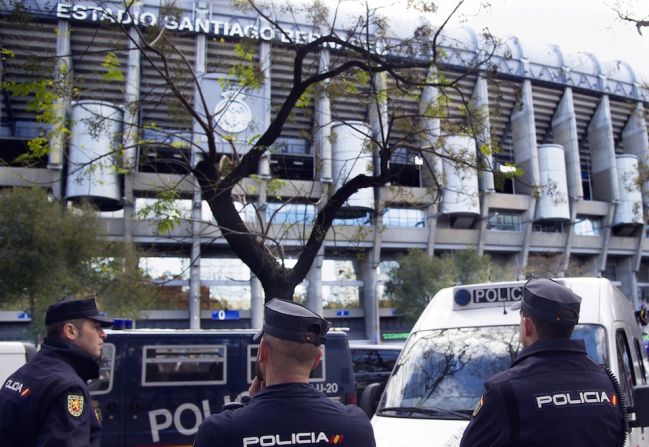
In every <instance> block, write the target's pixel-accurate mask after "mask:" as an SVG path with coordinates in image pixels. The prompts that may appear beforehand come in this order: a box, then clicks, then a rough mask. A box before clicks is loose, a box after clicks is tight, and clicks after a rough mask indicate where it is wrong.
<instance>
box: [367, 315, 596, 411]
mask: <svg viewBox="0 0 649 447" xmlns="http://www.w3.org/2000/svg"><path fill="white" fill-rule="evenodd" d="M578 328H579V331H576V332H577V333H576V334H575V335H576V336H578V338H582V339H584V340H585V342H586V349H587V351H588V355H589V356H590V357H591V358H593V360H594V361H596V362H598V363H601V359H602V358H606V357H607V350H606V331H605V329H604V328H603V327H602V326H598V325H578ZM518 332H519V328H518V326H513V325H508V326H483V327H465V328H451V329H435V330H426V331H419V332H416V333H414V334H413V335H411V337H410V339H409V340H408V343H407V344H406V346H405V347H404V348H403V350H402V351H401V356H400V357H399V360H398V362H397V364H396V365H395V367H394V371H393V372H392V376H391V377H390V380H389V381H388V384H387V386H386V388H385V391H384V394H383V398H382V399H381V403H380V405H379V408H378V410H377V411H378V413H379V414H380V413H381V411H382V408H389V407H392V408H395V407H408V408H411V409H412V408H422V409H424V410H431V411H436V412H439V414H440V415H443V417H446V418H449V419H461V416H458V414H457V413H458V412H460V413H463V414H466V415H469V414H471V413H472V412H473V408H474V407H475V405H476V403H477V401H478V400H479V399H480V396H481V395H482V392H483V386H484V382H485V381H486V380H487V379H489V378H490V377H491V376H493V375H494V374H496V373H498V372H500V371H504V370H505V369H507V368H509V367H510V366H511V363H512V362H513V361H514V360H515V359H516V357H517V356H518V354H519V352H520V350H521V349H522V348H521V344H520V341H519V335H518ZM412 414H413V415H414V414H417V415H418V416H419V417H421V414H419V413H416V412H413V413H412ZM418 416H412V417H418Z"/></svg>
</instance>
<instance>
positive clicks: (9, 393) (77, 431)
mask: <svg viewBox="0 0 649 447" xmlns="http://www.w3.org/2000/svg"><path fill="white" fill-rule="evenodd" d="M77 319H87V320H94V321H96V322H98V323H99V324H100V325H101V326H102V327H109V326H111V325H112V321H113V320H112V319H110V318H106V317H105V316H103V315H102V314H101V313H100V312H99V310H98V309H97V304H96V303H95V299H94V298H87V299H83V300H74V299H72V300H70V299H68V300H63V301H59V302H57V303H54V304H52V305H51V306H50V307H48V309H47V312H46V314H45V325H46V326H48V329H50V328H56V327H57V326H56V325H58V324H61V325H63V327H65V325H66V323H68V322H71V320H77ZM55 330H56V329H54V331H55ZM79 346H82V345H79ZM79 346H77V345H76V344H74V343H73V342H71V341H67V340H64V339H62V338H59V337H47V338H46V339H45V342H44V343H43V345H42V346H41V349H40V351H39V352H38V353H37V354H36V355H35V356H34V358H33V359H32V360H30V361H29V363H27V364H25V365H23V366H22V367H20V368H19V369H18V371H16V372H15V373H13V374H11V375H10V376H9V378H8V379H7V380H6V381H5V383H4V384H2V388H0V446H1V447H5V446H6V447H9V446H11V447H99V445H100V430H101V423H100V419H101V418H100V413H99V409H98V408H95V406H94V404H93V402H92V400H91V399H90V394H89V392H88V385H87V381H88V380H89V379H96V378H97V377H99V364H98V363H97V360H95V359H94V358H92V356H91V352H90V353H89V352H86V350H84V349H82V348H81V347H79Z"/></svg>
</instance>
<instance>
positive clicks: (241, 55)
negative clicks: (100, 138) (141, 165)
mask: <svg viewBox="0 0 649 447" xmlns="http://www.w3.org/2000/svg"><path fill="white" fill-rule="evenodd" d="M462 3H463V1H458V2H457V6H456V8H455V9H454V10H453V12H452V14H455V13H456V12H457V11H458V9H459V8H460V7H461V5H462ZM122 6H123V9H122V10H120V11H119V12H116V11H115V10H114V9H113V10H110V9H108V8H104V9H103V10H102V11H99V10H97V9H94V10H90V9H88V10H83V11H82V10H81V9H79V10H75V11H76V12H75V11H73V10H72V9H64V12H63V13H64V14H69V15H70V17H72V14H82V13H83V14H86V15H88V17H90V15H92V14H95V15H101V14H103V16H101V17H100V19H102V20H103V21H101V24H102V27H101V29H99V30H96V31H95V32H94V33H93V31H92V29H84V32H85V33H87V34H88V35H87V39H88V40H89V41H90V40H92V39H95V38H103V39H105V42H104V44H105V45H107V46H106V48H105V49H102V51H101V52H100V53H101V54H99V55H96V54H93V53H92V51H90V50H88V52H87V53H86V54H85V57H101V61H102V63H101V65H102V66H103V68H104V71H103V80H102V86H103V87H99V86H98V85H97V81H96V79H94V78H93V77H92V74H88V73H72V71H71V70H70V69H69V66H68V64H66V58H70V57H73V56H74V57H76V58H79V57H82V56H80V55H79V53H78V52H77V53H76V54H68V55H61V54H58V55H56V57H54V58H53V59H51V60H49V61H46V62H45V64H49V65H50V66H51V65H56V66H57V67H58V70H57V72H56V75H55V76H54V79H52V80H48V82H45V83H42V82H41V83H38V82H36V81H39V82H40V81H42V80H43V79H44V77H43V76H42V75H41V74H40V73H39V72H38V71H32V73H35V74H33V75H32V79H36V81H30V82H29V83H25V82H20V81H16V82H5V83H4V87H5V89H6V90H7V91H8V92H10V93H11V94H12V95H14V96H16V97H20V96H23V97H24V96H29V95H31V98H32V99H31V100H32V101H36V103H32V107H33V110H35V111H37V112H39V113H40V114H41V115H40V116H41V118H42V119H43V120H44V121H46V122H49V124H50V125H52V131H51V132H53V133H54V132H58V135H59V136H58V137H57V136H56V135H50V137H49V138H48V139H44V140H41V141H36V142H34V143H33V145H32V146H33V147H32V148H31V149H32V153H33V154H37V155H40V156H42V155H43V154H44V153H47V151H51V150H53V149H52V142H56V141H57V138H61V139H64V138H66V136H67V135H68V134H69V129H68V127H67V124H66V123H65V121H64V120H61V115H60V114H57V113H56V111H57V110H58V109H57V108H60V107H61V104H64V103H65V102H66V101H70V100H76V99H79V98H84V97H87V98H94V99H99V100H101V99H102V98H103V97H104V94H105V91H106V90H109V89H110V88H117V87H115V86H122V85H124V81H125V79H124V73H125V69H124V66H125V65H127V64H128V58H129V55H130V54H133V53H134V52H138V53H139V54H140V55H141V61H142V62H141V63H142V71H143V72H144V71H146V73H148V74H149V75H148V80H149V81H147V82H149V84H146V85H145V83H144V82H143V85H142V88H141V94H140V96H139V97H134V98H133V99H132V101H131V102H127V104H126V106H125V113H124V117H123V118H122V117H121V115H120V118H111V117H106V116H103V115H102V114H96V115H97V116H96V119H95V120H93V121H94V124H93V126H92V127H95V128H97V129H100V128H101V127H102V126H109V125H110V124H111V121H114V120H120V125H121V126H122V127H123V128H124V138H123V141H122V143H121V144H120V145H119V149H118V154H117V155H119V157H118V158H117V159H118V163H117V167H118V169H119V172H120V173H126V174H128V173H129V172H130V171H132V169H133V165H132V164H133V163H132V160H133V157H132V155H131V156H130V158H129V154H132V153H133V152H134V151H135V149H136V148H137V147H140V150H142V147H144V146H145V145H146V144H147V140H146V137H145V135H146V134H147V132H148V133H151V132H158V133H165V132H167V131H166V130H165V129H164V128H162V127H161V126H159V124H158V123H157V122H156V119H155V117H156V116H157V115H156V114H160V113H162V114H164V119H166V120H167V121H170V120H171V121H175V122H178V123H181V124H182V125H181V126H179V127H182V128H184V129H186V130H188V131H187V132H173V133H172V132H171V131H169V132H167V136H168V139H167V141H168V142H167V143H166V150H169V151H176V153H177V154H178V157H177V162H176V163H177V166H176V167H172V168H173V169H176V168H178V172H185V173H187V174H188V175H189V178H193V179H195V180H196V181H197V182H198V185H199V189H200V197H201V198H202V200H204V201H206V202H207V203H208V205H209V208H210V210H211V212H212V215H213V217H214V219H215V221H216V224H217V226H218V229H219V236H222V237H224V238H225V240H226V241H227V243H228V245H229V246H230V248H231V249H232V251H233V252H234V253H235V254H236V256H238V257H239V258H240V259H241V260H242V261H243V262H244V263H245V264H246V265H247V266H249V267H250V270H251V271H252V273H253V274H254V275H255V276H256V277H257V278H259V280H260V282H261V284H262V287H263V289H264V292H265V297H266V299H270V298H273V297H279V298H287V299H291V298H292V296H293V290H294V288H295V287H296V286H297V285H298V284H299V283H300V282H301V281H302V280H303V279H304V278H305V276H306V275H307V273H308V271H309V269H310V267H311V265H312V263H313V262H314V259H315V257H316V255H317V254H318V252H319V250H320V248H321V246H322V244H323V242H324V240H325V238H326V237H327V234H328V232H329V231H330V230H331V229H332V223H333V222H334V219H335V218H337V217H339V216H340V215H341V213H343V212H344V211H345V210H346V204H347V203H348V201H349V199H350V198H351V197H352V196H353V195H354V194H356V193H357V192H358V191H361V190H363V189H366V188H379V187H382V186H385V185H388V184H389V183H390V182H393V181H395V179H396V178H398V175H399V173H398V172H395V171H394V170H393V169H391V160H393V159H394V157H395V156H398V155H400V154H407V156H408V157H416V159H417V162H418V164H421V165H422V166H421V169H422V175H424V176H425V177H426V178H427V179H428V180H427V182H428V184H429V185H430V186H431V193H432V196H431V197H433V199H432V200H437V199H438V198H439V194H440V193H441V191H442V189H443V188H445V187H447V185H446V183H445V180H444V177H443V175H442V169H441V166H442V163H448V164H451V165H454V166H456V167H457V169H458V170H460V171H465V170H477V169H490V164H489V155H490V154H491V153H492V151H494V150H496V149H495V148H493V147H491V145H490V142H489V141H482V140H481V139H480V135H481V134H482V132H483V130H484V126H485V122H484V121H485V116H484V111H483V110H482V108H481V107H480V106H475V105H474V104H473V103H472V100H471V98H470V97H469V96H467V94H466V90H465V89H462V88H461V85H462V82H463V81H464V80H465V79H466V78H467V77H469V76H476V75H477V74H478V73H485V74H488V73H489V71H490V69H491V67H490V65H489V63H490V60H491V58H492V56H493V54H494V51H495V49H496V43H495V42H494V41H493V40H491V38H490V36H484V38H485V41H486V42H487V44H485V45H483V47H482V48H483V50H482V52H481V53H479V54H478V56H477V57H474V58H473V59H472V60H471V61H470V64H469V65H470V66H469V67H464V68H463V69H462V70H458V71H457V73H456V75H455V76H454V77H452V78H450V77H447V76H445V75H443V74H442V71H441V70H440V68H439V67H440V66H441V64H442V56H443V55H444V51H443V50H442V43H443V42H442V41H443V39H444V34H443V29H444V27H445V26H446V24H447V23H448V20H449V19H450V17H445V18H441V19H440V20H439V23H438V26H436V27H433V26H431V25H430V24H427V23H426V22H423V21H422V22H418V21H417V20H415V19H412V20H410V21H409V25H408V27H404V26H403V25H401V24H398V23H396V22H395V21H394V20H388V18H386V17H385V16H382V15H381V11H380V10H379V9H377V8H373V7H371V6H370V5H369V4H366V5H365V6H364V9H363V10H362V11H360V12H359V13H358V14H357V15H355V16H354V17H353V20H350V19H349V18H348V17H347V18H346V19H345V20H343V16H344V15H345V14H343V12H344V11H343V10H342V9H339V6H340V5H337V6H334V7H332V8H329V7H327V6H325V5H324V4H323V3H322V2H320V1H315V2H313V3H309V4H305V5H297V6H296V5H287V6H283V7H277V6H275V5H274V2H268V3H267V4H263V3H261V2H257V1H254V0H248V1H236V2H233V7H236V8H239V10H240V11H241V14H242V15H243V16H245V17H248V18H250V17H253V18H256V20H258V22H259V23H262V24H264V26H263V27H258V28H257V29H258V30H261V31H264V32H265V30H268V29H270V30H273V33H276V34H275V37H276V41H274V43H273V45H276V46H277V48H278V54H280V55H281V56H282V57H283V58H285V59H286V64H287V65H288V66H289V67H290V78H289V79H288V80H287V86H286V89H285V95H284V96H283V97H281V98H273V104H274V107H273V110H272V112H271V118H270V121H269V122H268V123H263V122H262V123H259V127H258V130H257V132H255V133H253V134H250V135H247V139H246V140H245V141H243V142H242V141H241V139H240V138H239V137H238V136H237V135H236V132H235V131H236V122H230V123H228V120H229V119H230V118H232V116H233V115H232V112H231V111H232V110H234V109H236V107H237V105H238V102H239V100H240V98H241V97H242V95H245V94H247V93H248V92H250V91H256V90H257V89H259V88H260V86H261V85H262V84H263V83H264V81H265V80H266V79H267V77H268V76H270V74H269V73H268V72H267V67H266V65H265V64H266V63H267V61H265V60H262V58H261V57H259V55H258V54H257V47H258V45H259V41H260V39H261V38H262V37H261V36H260V35H256V36H247V35H242V36H237V38H236V39H234V40H233V39H227V40H224V39H221V40H220V41H219V40H218V39H213V40H214V42H213V43H211V45H213V47H214V48H216V49H215V50H214V54H217V53H218V51H219V48H220V46H228V48H229V49H230V50H231V51H232V50H233V51H234V52H235V53H236V55H237V58H236V60H234V61H233V60H224V61H219V60H218V59H217V60H210V61H208V62H207V64H205V66H206V67H207V69H205V68H201V67H198V68H197V63H196V58H197V57H193V56H192V55H190V52H191V51H193V50H192V48H191V47H189V48H188V46H187V42H186V41H184V40H183V34H182V32H181V31H183V27H185V31H187V29H189V25H186V24H185V22H184V20H185V18H184V17H183V14H182V11H181V10H180V9H179V8H178V7H176V6H175V5H174V4H167V5H164V6H163V7H162V8H161V9H160V14H159V17H160V19H159V20H157V21H153V20H152V19H151V17H150V16H147V17H146V18H145V15H144V14H142V15H141V16H139V21H140V22H139V23H140V24H139V26H133V24H134V23H137V20H138V19H137V18H138V14H139V12H138V11H137V10H136V5H135V4H133V3H130V2H127V3H125V4H124V5H122ZM409 8H410V10H409V11H413V12H412V13H416V12H417V11H418V12H420V13H424V12H426V13H430V12H432V11H435V9H436V5H435V2H429V1H425V0H421V1H411V2H409ZM16 12H18V13H25V14H27V15H29V11H21V10H20V8H17V9H16V11H14V13H16ZM408 14H411V12H408ZM104 16H105V18H104ZM100 19H97V20H98V21H100ZM154 22H155V23H154ZM305 23H307V25H308V28H309V30H310V31H309V32H308V33H306V32H303V29H304V24H305ZM413 23H416V26H413V25H412V24H413ZM192 26H194V25H192ZM196 26H198V25H196ZM206 26H216V25H215V24H214V23H211V24H210V22H207V25H206ZM223 26H225V25H223ZM79 28H80V29H81V28H82V27H81V25H79ZM95 28H96V27H95ZM405 29H407V33H406V31H404V30H405ZM171 30H175V31H176V32H172V31H171ZM101 33H103V34H102V36H100V35H99V34H101ZM307 34H308V38H306V36H307ZM405 34H407V35H405ZM109 44H110V45H109ZM447 44H448V42H447ZM2 48H3V50H2V51H3V55H4V56H5V58H6V59H7V63H9V64H11V63H12V58H14V56H15V51H14V49H13V48H12V47H11V45H8V44H7V43H6V42H3V43H2ZM88 48H90V46H88ZM77 50H79V49H78V48H77ZM39 62H40V63H41V64H42V63H43V61H39ZM219 62H222V63H221V64H220V63H219ZM15 63H21V62H18V61H16V62H15ZM24 68H25V70H27V71H29V67H27V66H25V67H24ZM41 68H42V67H41ZM215 74H221V75H222V76H220V77H215V78H211V79H216V82H217V85H219V87H220V90H221V92H222V96H223V98H225V100H226V103H225V105H223V106H221V107H220V108H218V107H217V108H216V109H215V108H214V106H213V104H212V102H211V100H210V98H209V97H208V94H209V92H208V91H207V90H206V88H205V85H206V84H205V82H206V79H208V78H209V77H210V75H215ZM126 82H127V85H128V80H126ZM111 86H112V87H111ZM119 88H122V87H119ZM84 95H85V96H84ZM128 95H129V94H128V87H127V88H126V96H127V98H128ZM451 97H453V98H454V101H455V102H453V105H451V103H452V101H450V100H449V98H451ZM145 99H146V101H147V104H149V105H148V106H147V107H148V109H147V110H143V109H142V103H143V102H144V100H145ZM325 100H326V101H331V102H332V103H336V104H342V103H343V102H345V101H346V102H357V103H360V104H363V106H364V107H365V108H366V110H368V114H369V115H370V116H371V117H373V118H372V122H373V126H372V127H363V128H360V127H359V126H357V125H356V124H355V122H356V121H355V120H354V119H352V118H350V117H346V116H345V114H344V113H341V114H339V116H336V121H337V124H340V125H343V126H346V127H347V128H351V129H352V130H353V131H355V132H361V133H363V134H364V135H363V137H364V138H365V140H366V143H365V144H364V146H363V149H362V150H361V151H357V153H356V155H355V156H354V157H353V158H351V159H350V160H347V162H348V163H350V164H354V163H357V164H363V165H364V166H365V167H366V169H362V170H361V171H362V172H361V173H358V172H357V171H355V172H353V175H348V177H347V178H342V177H340V178H339V181H337V182H336V181H334V182H332V183H331V187H330V188H328V189H327V188H325V190H324V191H323V193H322V194H323V196H322V197H321V198H320V200H319V201H318V203H317V208H318V211H317V214H316V215H315V217H314V218H313V219H305V222H304V223H303V226H302V228H301V229H299V230H295V229H288V228H284V229H283V230H281V231H278V230H277V228H276V227H273V225H272V224H273V222H272V216H271V219H266V217H265V215H264V210H263V209H260V208H258V207H257V208H255V209H254V212H253V213H252V214H254V217H255V219H254V221H249V220H247V219H245V218H242V213H241V208H240V206H238V202H239V199H240V197H242V196H246V195H247V194H248V193H249V192H250V189H251V188H254V187H258V185H263V187H264V188H267V189H272V188H273V180H270V181H269V180H268V179H267V178H266V179H262V180H264V181H257V180H258V179H259V177H260V176H261V177H264V176H266V175H267V174H268V172H267V169H266V171H264V168H263V166H264V163H267V158H268V157H269V154H270V153H271V152H272V151H273V148H274V147H276V145H277V143H278V139H279V138H280V137H281V135H282V133H283V130H284V129H285V128H286V127H287V126H290V125H291V123H293V122H294V121H295V120H298V119H300V118H299V117H300V116H304V115H307V116H308V114H312V116H311V119H313V120H314V121H315V123H316V124H315V126H314V128H315V129H316V133H317V135H308V138H309V140H311V141H314V140H316V139H318V138H320V139H324V141H326V144H332V143H333V142H335V138H336V137H335V135H333V134H331V132H330V130H331V127H332V124H333V121H332V118H331V117H330V116H325V117H323V116H320V115H318V113H317V110H316V107H314V105H313V103H314V102H317V101H325ZM156 102H157V106H158V108H156V107H152V106H151V104H152V103H156ZM458 103H459V104H460V106H459V107H458ZM138 110H140V114H141V116H140V117H139V118H138V113H137V111H138ZM228 110H230V112H227V111H228ZM91 112H92V111H91ZM235 115H236V113H235ZM440 122H441V123H442V124H441V126H440V125H439V123H440ZM435 123H437V124H435ZM233 126H234V128H233ZM458 135H461V136H466V137H467V138H471V139H474V140H475V139H478V141H479V142H480V145H479V146H480V147H479V150H477V151H476V152H475V153H471V152H470V151H468V150H466V148H465V149H461V148H460V149H457V148H455V149H452V150H451V149H449V146H448V145H447V144H446V137H447V136H458ZM114 155H115V154H102V155H101V157H100V158H104V157H105V158H107V159H108V158H109V157H113V156H114ZM129 160H131V161H129ZM96 162H98V160H88V163H89V164H93V163H96ZM327 162H330V161H328V160H325V159H322V158H321V159H319V160H318V161H317V163H316V170H317V171H319V172H321V171H322V170H323V169H325V167H324V165H325V164H326V163H327ZM260 166H261V168H260ZM79 169H88V166H86V167H80V168H79ZM95 169H96V168H95ZM328 169H329V170H331V168H330V167H329V168H328ZM346 174H349V172H347V173H346ZM173 186H176V185H173ZM173 186H172V187H171V188H170V191H168V192H167V194H168V195H167V196H166V197H167V198H174V197H177V193H174V191H173ZM275 187H278V186H277V185H275ZM279 187H280V188H281V186H279ZM458 193H463V191H458ZM254 205H255V204H254V203H253V204H250V206H251V207H254ZM367 206H368V208H375V204H374V203H368V204H367ZM379 218H380V216H378V215H376V214H374V215H372V219H374V220H375V221H378V219H379ZM296 234H297V235H299V236H300V237H302V238H303V244H302V246H301V250H300V252H299V255H298V256H297V262H296V263H295V264H294V265H293V266H292V267H290V268H289V267H288V266H287V265H286V263H285V262H284V258H285V253H284V249H283V244H282V240H283V238H284V237H289V236H290V237H294V236H295V235H296Z"/></svg>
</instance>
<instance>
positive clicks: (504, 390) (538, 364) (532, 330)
mask: <svg viewBox="0 0 649 447" xmlns="http://www.w3.org/2000/svg"><path fill="white" fill-rule="evenodd" d="M580 303H581V297H579V296H578V295H576V294H575V293H574V292H572V291H571V290H570V289H568V288H567V287H565V286H563V285H562V284H559V283H558V282H556V281H553V280H550V279H536V278H534V279H530V280H529V281H528V282H527V283H526V284H525V285H524V286H523V296H522V299H521V301H520V302H518V303H516V304H514V306H512V309H519V308H520V309H521V320H520V337H521V342H522V344H523V350H522V351H521V353H520V355H519V356H518V358H517V359H516V360H515V361H514V363H513V364H512V367H511V368H510V369H508V370H506V371H503V372H501V373H499V374H496V375H495V376H493V377H492V378H490V379H489V380H488V381H487V382H486V383H485V389H486V393H485V394H484V395H483V396H482V397H481V399H480V402H479V403H478V406H477V407H476V408H475V410H474V412H473V418H472V420H471V422H470V423H469V426H468V427H467V429H466V431H465V432H464V436H463V438H462V442H461V446H463V447H480V446H492V447H495V446H573V447H574V446H577V447H579V446H588V447H594V446H606V447H615V446H622V445H623V444H624V439H625V437H626V423H625V418H624V410H623V408H622V405H621V403H620V399H621V397H620V391H619V386H617V385H616V384H615V383H614V377H610V376H609V373H607V371H605V370H604V368H603V367H602V366H600V365H597V364H595V363H594V362H593V361H592V360H591V359H590V358H589V357H588V356H587V354H586V349H585V345H584V341H583V340H570V337H571V335H572V331H573V329H574V326H575V325H576V324H577V321H578V319H579V308H580ZM610 374H611V376H612V373H610Z"/></svg>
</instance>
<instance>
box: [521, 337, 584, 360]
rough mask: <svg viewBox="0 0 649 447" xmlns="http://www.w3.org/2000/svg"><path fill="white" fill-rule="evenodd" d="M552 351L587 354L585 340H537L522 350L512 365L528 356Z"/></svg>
mask: <svg viewBox="0 0 649 447" xmlns="http://www.w3.org/2000/svg"><path fill="white" fill-rule="evenodd" d="M550 352H555V353H560V352H573V353H579V354H584V355H587V352H586V344H585V343H584V340H567V339H560V340H537V341H536V342H534V343H533V344H532V345H531V346H528V347H527V348H525V349H523V350H522V351H521V353H520V354H519V355H518V357H517V358H516V360H514V362H512V366H514V365H517V364H519V363H520V362H522V361H523V360H524V359H526V358H527V357H531V356H534V355H538V354H544V353H550Z"/></svg>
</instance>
